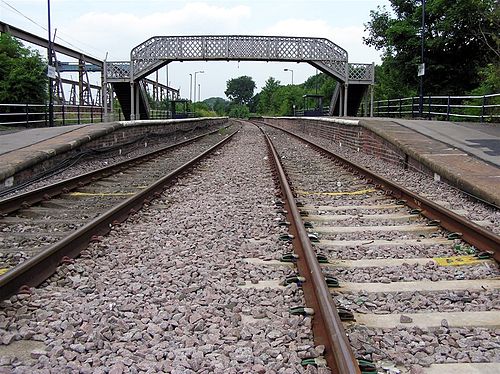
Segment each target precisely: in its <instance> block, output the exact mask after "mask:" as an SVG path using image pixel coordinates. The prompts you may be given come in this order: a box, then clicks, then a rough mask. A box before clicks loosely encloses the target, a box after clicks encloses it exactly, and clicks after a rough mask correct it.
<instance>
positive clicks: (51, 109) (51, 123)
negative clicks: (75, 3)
mask: <svg viewBox="0 0 500 374" xmlns="http://www.w3.org/2000/svg"><path fill="white" fill-rule="evenodd" d="M47 28H48V32H49V38H48V41H49V46H48V49H47V53H48V59H47V60H48V62H49V67H48V68H47V75H48V76H49V126H51V127H52V126H54V98H53V95H52V85H53V82H52V76H51V75H52V73H51V69H52V40H51V35H50V34H51V33H52V31H51V28H50V0H47Z"/></svg>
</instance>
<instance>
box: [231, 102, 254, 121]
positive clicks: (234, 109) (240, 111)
mask: <svg viewBox="0 0 500 374" xmlns="http://www.w3.org/2000/svg"><path fill="white" fill-rule="evenodd" d="M228 115H229V117H231V118H248V117H249V116H250V110H249V109H248V107H247V106H246V105H242V104H231V106H230V107H229V113H228Z"/></svg>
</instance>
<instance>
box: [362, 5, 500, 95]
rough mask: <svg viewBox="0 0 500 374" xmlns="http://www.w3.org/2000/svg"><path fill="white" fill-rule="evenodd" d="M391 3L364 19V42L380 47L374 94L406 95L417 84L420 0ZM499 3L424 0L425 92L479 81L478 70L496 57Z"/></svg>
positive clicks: (456, 90)
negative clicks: (389, 8) (380, 58)
mask: <svg viewBox="0 0 500 374" xmlns="http://www.w3.org/2000/svg"><path fill="white" fill-rule="evenodd" d="M390 3H391V8H392V12H391V11H389V10H387V9H386V8H385V7H378V8H377V10H374V11H371V13H370V17H371V20H370V21H369V22H368V23H367V24H365V30H366V31H368V33H369V35H368V37H366V38H364V42H365V44H367V45H369V46H373V47H375V48H376V49H377V50H381V51H383V59H382V61H383V63H382V67H381V68H379V69H377V73H378V74H376V79H377V82H376V83H377V85H379V87H378V88H377V90H376V96H377V98H387V97H401V96H407V95H409V94H412V93H414V92H415V90H416V88H417V87H418V77H417V64H418V63H420V48H421V47H420V37H421V22H422V7H421V6H422V1H421V0H390ZM498 7H499V6H498V4H497V2H496V1H495V0H427V1H426V17H425V19H426V22H425V23H426V31H425V34H424V36H425V47H424V51H425V52H424V55H425V63H426V75H425V85H424V88H425V91H426V93H428V94H432V95H454V94H455V95H457V94H464V93H466V92H469V91H471V90H473V89H475V88H477V87H478V86H479V85H480V84H481V74H480V71H481V69H483V68H484V67H485V66H487V65H488V63H494V62H495V61H498V57H499V56H500V55H499V52H498V51H499V40H498V35H500V28H499V21H498V19H499V18H498V17H496V16H497V15H498V14H499V13H498V12H499V11H498Z"/></svg>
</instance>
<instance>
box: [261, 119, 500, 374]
mask: <svg viewBox="0 0 500 374" xmlns="http://www.w3.org/2000/svg"><path fill="white" fill-rule="evenodd" d="M269 132H270V133H271V134H273V135H272V137H273V141H274V143H275V145H276V146H277V151H278V153H279V154H280V157H281V158H282V160H283V163H284V165H285V169H287V168H288V167H291V169H293V170H295V172H294V173H293V172H292V173H291V174H293V176H292V177H291V179H292V184H293V186H294V188H295V192H297V193H298V195H299V200H300V202H301V203H302V204H304V205H305V206H307V207H311V206H319V205H321V206H330V207H335V206H348V205H353V204H354V205H358V204H359V205H363V204H370V205H371V204H374V203H375V204H394V203H395V201H393V200H391V199H388V198H387V197H384V196H382V194H381V193H380V191H370V192H363V193H362V194H360V195H348V194H346V193H345V192H353V191H356V190H358V189H360V188H361V190H365V189H366V190H368V189H370V188H369V187H371V186H366V187H365V188H362V185H361V184H360V183H359V179H358V178H355V177H350V178H348V177H347V176H345V175H344V174H343V173H342V171H341V172H340V173H339V172H338V171H337V172H336V171H335V170H332V168H331V166H329V165H331V161H326V160H324V158H323V157H321V156H319V157H318V155H317V153H316V152H315V151H312V150H311V149H310V148H309V147H305V146H302V144H301V143H300V142H299V141H298V140H296V139H294V138H292V137H291V136H289V135H286V134H283V133H281V132H280V131H279V130H273V129H270V130H269ZM314 155H316V157H315V156H314ZM352 158H354V157H351V159H352ZM356 161H357V160H356ZM365 161H366V160H365ZM371 162H372V165H373V163H377V162H379V161H378V160H376V161H374V160H372V161H371ZM386 167H387V168H389V166H388V165H387V164H386ZM392 168H393V169H394V167H392ZM298 170H304V171H305V172H304V173H299V172H298ZM406 173H409V176H410V177H411V173H410V172H406ZM387 174H391V173H386V175H387ZM311 176H314V177H311ZM402 179H405V178H402ZM408 179H409V180H411V179H412V178H408ZM337 182H340V183H337ZM409 187H410V188H412V187H411V186H409ZM427 187H428V186H427ZM432 187H434V186H432ZM420 191H422V187H420ZM318 192H319V193H318ZM325 192H326V193H325ZM337 192H338V193H339V194H338V193H337ZM453 192H454V193H455V194H456V195H457V193H456V190H453ZM426 193H427V194H428V195H433V194H434V191H429V190H428V189H426ZM367 197H368V198H367ZM461 198H462V199H463V197H461V196H455V203H457V204H458V202H459V201H461V200H460V199H461ZM471 204H473V205H474V207H477V211H481V209H483V208H484V207H481V206H480V205H482V204H478V203H472V202H467V203H464V205H456V206H459V207H462V206H467V207H468V208H470V207H471ZM406 209H407V211H408V210H409V209H408V208H406ZM488 209H489V208H488ZM313 210H314V209H313ZM350 210H352V209H350ZM317 212H321V213H326V214H332V215H335V214H337V213H338V212H337V211H334V212H328V210H327V209H323V210H321V208H316V213H317ZM482 212H485V211H484V210H482ZM352 213H354V212H351V214H352ZM490 213H491V212H490ZM354 214H357V213H354ZM495 214H496V213H493V215H490V216H488V217H489V218H488V219H494V217H495ZM358 218H361V217H358ZM469 218H470V217H469ZM481 218H484V217H481ZM304 220H307V217H304ZM314 225H315V226H314V228H313V229H312V230H311V231H313V232H314V230H315V229H317V230H318V232H320V235H319V237H320V239H321V240H322V239H327V238H334V239H337V240H363V241H365V240H366V242H367V244H369V242H370V241H371V239H379V238H382V235H383V238H384V239H386V240H387V239H392V240H393V239H405V238H414V239H417V240H419V238H426V239H427V238H432V237H436V238H443V237H445V236H446V232H444V231H441V232H440V231H436V232H425V233H418V232H404V233H401V232H400V233H398V232H397V231H396V230H394V231H379V230H377V228H378V226H379V225H373V223H372V222H366V221H365V222H363V220H362V219H355V220H352V219H351V221H350V222H346V221H345V220H336V221H332V222H329V223H328V226H331V228H332V229H334V228H335V227H336V226H338V227H339V228H340V227H342V226H357V227H359V228H360V230H352V232H341V233H336V234H328V233H326V234H325V233H321V229H322V226H325V224H324V223H321V224H317V223H316V222H315V223H314ZM367 225H373V226H376V228H375V229H373V230H372V231H368V230H362V226H367ZM337 231H339V229H338V230H337ZM316 246H317V247H318V248H319V249H320V250H321V251H322V252H323V253H324V254H327V255H332V254H335V255H337V258H343V259H346V258H351V259H352V258H354V259H357V258H359V259H361V258H406V257H418V256H421V255H422V256H424V257H434V256H443V255H445V256H446V255H456V254H460V253H459V252H460V251H461V250H462V249H463V248H465V247H467V246H466V245H465V244H464V243H462V242H461V241H460V240H454V241H452V240H450V241H449V244H446V245H444V246H443V245H433V246H432V247H430V246H429V247H426V248H419V247H420V245H418V244H417V245H416V246H415V245H412V246H411V247H410V246H404V245H401V246H393V247H390V246H387V247H386V248H384V247H383V246H376V245H373V246H370V247H367V246H363V245H360V246H359V248H357V247H356V246H352V245H345V246H344V247H343V248H335V249H334V250H330V249H329V248H328V246H327V245H326V244H322V243H321V241H320V242H319V243H316ZM416 247H417V248H418V252H416V253H409V252H411V251H412V250H413V249H415V248H416ZM446 247H448V248H446ZM368 251H370V252H369V253H368ZM454 252H455V253H454ZM366 254H368V255H366ZM324 273H325V275H326V274H328V275H331V276H334V277H338V280H339V282H340V284H341V285H342V282H361V283H366V282H378V283H379V284H380V289H379V292H376V293H366V294H362V293H346V294H341V293H340V292H338V291H335V289H332V294H333V296H334V298H335V301H336V303H338V304H339V305H341V306H348V307H352V309H353V310H354V311H357V312H359V313H365V314H366V313H375V314H389V313H427V312H429V311H433V310H434V311H435V310H444V311H449V310H450V309H451V310H457V309H458V311H461V310H466V311H471V310H472V311H492V310H498V302H497V301H496V299H497V298H498V292H497V291H495V292H482V291H481V292H472V291H470V292H469V291H455V292H454V291H453V290H450V291H448V292H441V293H438V292H434V293H433V292H421V293H402V292H399V293H398V292H392V293H388V292H384V284H385V283H392V282H405V281H419V280H430V281H436V282H439V281H440V280H467V279H485V281H486V282H487V280H488V279H491V278H498V276H499V275H500V270H499V267H498V264H496V263H493V262H485V263H479V264H476V265H470V266H459V267H443V266H437V265H436V264H435V263H434V262H433V261H429V262H427V263H425V264H408V263H404V264H402V265H401V266H392V265H391V266H379V267H367V268H341V267H339V268H335V269H330V268H325V269H324ZM389 295H390V296H389ZM455 303H456V306H453V304H455ZM346 331H347V333H348V336H349V340H350V342H351V345H352V347H353V349H354V352H355V355H356V356H357V357H362V358H365V359H371V360H374V361H376V362H377V363H378V364H381V366H384V364H382V363H381V361H385V364H386V365H387V366H390V365H391V364H396V365H399V367H403V371H402V372H404V373H408V372H411V373H412V374H413V373H415V374H416V373H422V371H421V369H422V367H423V366H429V365H431V364H432V363H444V362H449V363H451V362H499V361H500V349H499V348H500V331H499V330H498V329H497V328H495V327H491V328H449V326H448V321H447V320H446V319H443V320H442V321H441V326H440V327H437V328H435V327H429V328H417V327H414V328H410V327H409V328H404V327H399V328H394V329H380V328H369V327H366V326H363V325H357V324H355V323H351V324H348V325H347V329H346Z"/></svg>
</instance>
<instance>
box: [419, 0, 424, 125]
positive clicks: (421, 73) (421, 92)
mask: <svg viewBox="0 0 500 374" xmlns="http://www.w3.org/2000/svg"><path fill="white" fill-rule="evenodd" d="M424 41H425V0H422V33H421V34H420V66H419V69H418V76H419V78H420V82H419V100H418V115H419V117H420V118H422V117H423V115H424V75H425V63H424Z"/></svg>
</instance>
